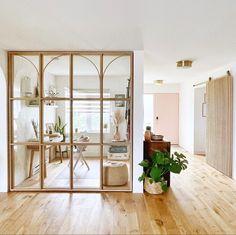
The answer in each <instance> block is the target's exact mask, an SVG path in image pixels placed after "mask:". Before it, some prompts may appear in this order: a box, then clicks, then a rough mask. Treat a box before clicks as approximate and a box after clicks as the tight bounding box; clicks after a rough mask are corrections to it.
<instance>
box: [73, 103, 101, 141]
mask: <svg viewBox="0 0 236 235" xmlns="http://www.w3.org/2000/svg"><path fill="white" fill-rule="evenodd" d="M73 124H74V126H73V130H74V133H73V141H74V143H80V142H84V141H88V142H90V143H100V101H99V100H88V101H74V102H73Z"/></svg>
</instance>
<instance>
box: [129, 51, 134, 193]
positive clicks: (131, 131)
mask: <svg viewBox="0 0 236 235" xmlns="http://www.w3.org/2000/svg"><path fill="white" fill-rule="evenodd" d="M133 100H134V54H133V53H131V55H130V103H129V105H130V106H129V107H130V114H129V115H130V117H129V118H130V186H131V188H130V189H131V190H132V191H133Z"/></svg>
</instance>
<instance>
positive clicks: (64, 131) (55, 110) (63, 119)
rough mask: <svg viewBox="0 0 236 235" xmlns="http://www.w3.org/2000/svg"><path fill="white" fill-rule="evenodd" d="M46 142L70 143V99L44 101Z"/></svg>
mask: <svg viewBox="0 0 236 235" xmlns="http://www.w3.org/2000/svg"><path fill="white" fill-rule="evenodd" d="M43 107H44V112H43V129H44V132H43V133H44V143H49V142H51V143H52V142H53V143H56V142H65V143H70V101H61V100H56V101H55V100H46V101H44V106H43Z"/></svg>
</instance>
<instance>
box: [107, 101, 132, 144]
mask: <svg viewBox="0 0 236 235" xmlns="http://www.w3.org/2000/svg"><path fill="white" fill-rule="evenodd" d="M130 127H131V123H130V102H129V101H124V100H116V101H103V133H104V134H103V142H104V143H115V142H117V143H127V142H128V143H129V142H130V139H131V131H130V130H131V129H130Z"/></svg>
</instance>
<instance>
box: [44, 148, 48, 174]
mask: <svg viewBox="0 0 236 235" xmlns="http://www.w3.org/2000/svg"><path fill="white" fill-rule="evenodd" d="M45 150H46V147H44V148H43V151H44V153H43V154H44V159H43V160H44V178H46V177H47V165H46V158H45Z"/></svg>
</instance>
